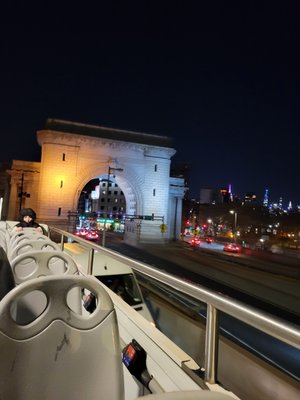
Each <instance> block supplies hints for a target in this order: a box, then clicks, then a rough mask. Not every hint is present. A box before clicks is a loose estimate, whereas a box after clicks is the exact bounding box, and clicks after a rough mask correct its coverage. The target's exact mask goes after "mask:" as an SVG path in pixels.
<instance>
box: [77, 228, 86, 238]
mask: <svg viewBox="0 0 300 400" xmlns="http://www.w3.org/2000/svg"><path fill="white" fill-rule="evenodd" d="M88 232H89V231H88V230H87V229H86V228H81V229H79V230H77V231H76V232H75V235H77V236H82V237H85V236H86V235H87V234H88Z"/></svg>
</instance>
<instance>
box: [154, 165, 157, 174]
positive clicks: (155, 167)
mask: <svg viewBox="0 0 300 400" xmlns="http://www.w3.org/2000/svg"><path fill="white" fill-rule="evenodd" d="M154 171H155V172H157V164H155V165H154Z"/></svg>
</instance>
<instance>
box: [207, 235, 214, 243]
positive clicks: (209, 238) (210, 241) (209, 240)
mask: <svg viewBox="0 0 300 400" xmlns="http://www.w3.org/2000/svg"><path fill="white" fill-rule="evenodd" d="M205 241H206V243H212V241H213V240H212V237H210V236H208V237H207V238H205Z"/></svg>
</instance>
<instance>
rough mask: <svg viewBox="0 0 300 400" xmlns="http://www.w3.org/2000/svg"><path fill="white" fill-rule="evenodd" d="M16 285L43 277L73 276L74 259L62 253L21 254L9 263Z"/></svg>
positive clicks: (40, 251)
mask: <svg viewBox="0 0 300 400" xmlns="http://www.w3.org/2000/svg"><path fill="white" fill-rule="evenodd" d="M11 268H12V271H13V274H14V277H15V281H16V284H17V285H19V284H20V283H22V282H25V281H26V280H28V279H32V278H37V277H39V276H45V275H57V274H58V275H74V274H78V267H77V264H76V262H75V261H74V259H73V258H72V257H71V256H69V255H68V254H66V253H64V252H62V251H56V250H35V251H28V252H26V253H22V254H20V255H18V256H17V257H15V258H14V259H13V260H12V261H11Z"/></svg>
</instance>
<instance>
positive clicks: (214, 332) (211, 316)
mask: <svg viewBox="0 0 300 400" xmlns="http://www.w3.org/2000/svg"><path fill="white" fill-rule="evenodd" d="M206 313H207V316H206V335H205V381H206V382H209V383H215V382H216V376H217V365H218V344H219V321H218V320H219V318H218V310H217V309H216V308H215V307H213V306H212V305H210V304H207V312H206Z"/></svg>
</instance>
